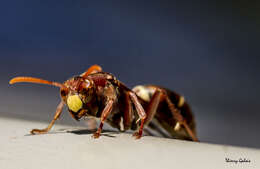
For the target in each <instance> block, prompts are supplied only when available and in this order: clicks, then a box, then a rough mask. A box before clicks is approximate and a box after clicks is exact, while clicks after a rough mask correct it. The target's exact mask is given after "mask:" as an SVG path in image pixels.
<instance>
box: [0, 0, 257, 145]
mask: <svg viewBox="0 0 260 169" xmlns="http://www.w3.org/2000/svg"><path fill="white" fill-rule="evenodd" d="M259 7H260V3H259V2H252V1H239V0H236V1H230V0H226V1H209V2H208V1H191V0H190V1H188V0H183V1H177V0H168V1H167V0H160V1H159V0H158V1H152V0H149V1H143V0H139V1H137V0H127V1H119V0H118V1H115V0H110V1H107V0H101V1H87V0H85V1H83V0H82V1H78V0H73V1H72V0H62V1H61V0H57V1H50V0H44V1H40V0H27V1H19V0H10V1H1V3H0V62H1V63H0V75H1V78H0V82H1V83H0V90H1V95H0V117H12V118H22V119H28V120H39V121H46V122H47V121H48V122H49V121H50V120H51V118H52V116H53V112H54V111H55V109H56V106H57V104H58V102H59V90H58V89H57V88H54V87H48V86H42V85H35V84H19V85H16V86H9V85H8V81H9V80H10V79H11V78H12V77H14V76H20V75H24V76H34V77H40V78H44V79H48V80H55V81H59V82H63V81H65V80H66V79H67V78H69V77H71V76H73V75H77V74H80V73H82V72H83V71H84V70H85V69H87V68H88V67H89V66H91V65H92V64H99V65H101V66H102V67H103V69H104V70H105V71H107V72H111V73H113V74H114V75H115V76H116V77H117V78H118V79H120V80H121V81H123V82H124V83H125V84H127V85H128V86H129V87H133V86H135V85H137V84H150V83H152V84H157V85H161V86H165V87H167V88H170V89H172V90H174V91H177V92H179V93H181V94H183V95H184V96H185V98H186V100H187V101H188V102H189V103H190V104H191V106H192V109H193V111H194V114H195V117H196V120H197V128H198V135H199V138H200V140H201V141H203V142H210V143H218V144H230V145H238V146H246V147H258V148H260V136H259V130H260V124H259V118H260V111H259V103H258V102H259V98H260V96H259V95H260V86H259V84H260V83H259V82H260V79H259V73H260V68H259V60H260V58H259V54H260V51H259V41H260V36H259V35H260V25H259V24H260V12H259ZM62 116H63V118H62V119H61V120H60V121H59V122H58V123H59V124H72V125H78V123H77V122H75V121H74V120H73V119H71V118H70V116H69V114H68V113H67V112H65V113H64V114H63V115H62ZM7 127H8V126H7ZM35 127H37V126H35Z"/></svg>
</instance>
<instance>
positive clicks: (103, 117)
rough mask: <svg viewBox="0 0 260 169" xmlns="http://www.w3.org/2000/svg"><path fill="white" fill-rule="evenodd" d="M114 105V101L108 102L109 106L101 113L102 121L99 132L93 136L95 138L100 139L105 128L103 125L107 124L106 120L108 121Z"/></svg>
mask: <svg viewBox="0 0 260 169" xmlns="http://www.w3.org/2000/svg"><path fill="white" fill-rule="evenodd" d="M113 104H114V101H113V100H109V101H108V102H107V105H106V107H105V108H104V110H103V111H102V113H101V119H100V121H101V122H100V125H99V128H98V130H97V131H96V132H95V133H94V134H93V136H92V137H93V138H99V136H100V133H101V131H102V128H103V124H104V122H105V120H106V119H107V117H108V115H109V114H110V113H111V111H112V109H113Z"/></svg>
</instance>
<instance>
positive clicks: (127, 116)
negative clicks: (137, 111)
mask: <svg viewBox="0 0 260 169" xmlns="http://www.w3.org/2000/svg"><path fill="white" fill-rule="evenodd" d="M132 118H133V109H132V102H131V100H130V96H129V92H127V93H126V94H125V110H124V117H123V119H124V121H123V122H124V123H123V127H124V130H127V129H129V128H130V127H131V123H132ZM120 130H121V129H120Z"/></svg>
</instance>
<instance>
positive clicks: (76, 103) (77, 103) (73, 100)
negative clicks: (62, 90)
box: [67, 95, 83, 112]
mask: <svg viewBox="0 0 260 169" xmlns="http://www.w3.org/2000/svg"><path fill="white" fill-rule="evenodd" d="M67 105H68V107H69V109H70V110H72V111H73V112H78V111H79V110H80V109H81V108H82V105H83V103H82V101H81V99H80V97H79V96H78V95H72V96H69V97H68V99H67Z"/></svg>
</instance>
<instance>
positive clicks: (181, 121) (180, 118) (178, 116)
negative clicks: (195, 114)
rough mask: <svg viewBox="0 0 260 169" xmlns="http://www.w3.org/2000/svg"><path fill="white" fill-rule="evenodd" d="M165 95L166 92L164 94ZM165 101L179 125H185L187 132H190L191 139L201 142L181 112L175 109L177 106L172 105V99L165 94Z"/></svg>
mask: <svg viewBox="0 0 260 169" xmlns="http://www.w3.org/2000/svg"><path fill="white" fill-rule="evenodd" d="M164 93H165V92H164ZM164 96H165V100H166V102H167V104H168V107H169V109H170V110H171V112H172V114H173V117H174V118H175V119H176V120H177V121H178V123H179V124H180V125H183V126H184V127H185V129H186V131H187V132H188V134H189V135H190V137H191V138H192V140H193V141H199V140H198V138H197V137H196V135H195V134H194V133H193V132H192V130H191V129H190V127H189V125H188V124H187V122H186V121H185V120H184V118H183V116H182V115H181V113H180V111H179V110H178V109H177V108H176V107H175V105H174V104H173V103H172V101H171V100H170V98H169V97H168V95H167V94H166V93H165V94H164Z"/></svg>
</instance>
